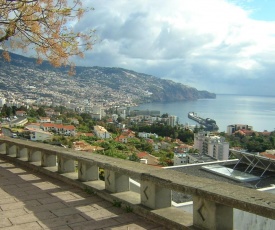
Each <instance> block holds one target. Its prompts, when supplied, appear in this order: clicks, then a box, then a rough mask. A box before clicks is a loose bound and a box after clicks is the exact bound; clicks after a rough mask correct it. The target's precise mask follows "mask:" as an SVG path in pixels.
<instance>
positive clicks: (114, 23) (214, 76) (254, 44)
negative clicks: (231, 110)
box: [71, 0, 275, 95]
mask: <svg viewBox="0 0 275 230" xmlns="http://www.w3.org/2000/svg"><path fill="white" fill-rule="evenodd" d="M83 5H84V6H88V7H93V8H94V10H93V11H91V12H89V13H87V14H86V15H84V17H83V18H82V19H81V20H80V21H79V22H77V23H75V24H72V25H71V26H73V27H74V28H75V29H76V30H78V31H85V30H86V29H91V28H92V29H95V30H96V39H97V41H96V42H95V44H94V47H93V50H91V51H89V52H86V53H85V58H84V59H75V60H74V61H75V63H76V64H77V65H82V66H104V67H121V68H125V69H129V70H134V71H137V72H141V73H145V74H149V75H153V76H156V77H159V78H163V79H170V80H173V81H175V82H179V83H183V84H185V85H188V86H191V87H195V88H197V89H199V90H208V91H210V92H214V93H217V94H245V95H275V13H274V12H275V1H274V0H192V1H191V0H169V1H168V0H135V1H130V0H115V1H110V0H83Z"/></svg>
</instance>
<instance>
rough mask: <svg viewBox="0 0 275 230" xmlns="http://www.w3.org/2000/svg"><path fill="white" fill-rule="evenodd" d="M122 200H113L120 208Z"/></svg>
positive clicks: (114, 204)
mask: <svg viewBox="0 0 275 230" xmlns="http://www.w3.org/2000/svg"><path fill="white" fill-rule="evenodd" d="M121 203H122V202H121V201H118V200H113V206H115V207H118V208H120V207H121Z"/></svg>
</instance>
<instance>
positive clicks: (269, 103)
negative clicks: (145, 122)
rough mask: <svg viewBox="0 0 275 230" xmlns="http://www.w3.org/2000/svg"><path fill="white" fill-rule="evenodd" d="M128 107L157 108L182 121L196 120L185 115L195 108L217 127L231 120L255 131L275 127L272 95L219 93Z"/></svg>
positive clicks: (224, 125) (182, 122)
mask: <svg viewBox="0 0 275 230" xmlns="http://www.w3.org/2000/svg"><path fill="white" fill-rule="evenodd" d="M131 109H138V110H159V111H160V112H161V114H163V113H168V114H169V115H175V116H177V117H178V118H179V123H181V124H186V123H188V124H190V125H195V124H197V123H196V122H195V121H193V120H190V119H189V118H188V117H187V114H188V112H195V113H197V115H198V116H200V117H203V118H212V119H214V120H215V121H216V123H217V125H218V126H219V131H220V132H223V131H226V128H227V126H228V125H231V124H247V125H250V126H253V129H254V130H255V131H259V132H262V131H264V130H267V131H274V130H275V96H243V95H221V94H218V95H217V97H216V99H200V100H196V101H184V102H166V103H147V104H141V105H139V106H138V107H134V108H131Z"/></svg>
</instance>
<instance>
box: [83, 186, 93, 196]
mask: <svg viewBox="0 0 275 230" xmlns="http://www.w3.org/2000/svg"><path fill="white" fill-rule="evenodd" d="M84 192H86V193H87V194H90V195H93V194H96V192H95V191H93V189H91V188H90V187H88V186H86V187H85V188H84Z"/></svg>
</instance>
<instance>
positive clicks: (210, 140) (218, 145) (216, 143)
mask: <svg viewBox="0 0 275 230" xmlns="http://www.w3.org/2000/svg"><path fill="white" fill-rule="evenodd" d="M194 149H197V150H199V153H200V154H202V155H203V154H205V155H209V156H210V157H214V158H215V159H217V160H227V159H228V155H229V143H228V142H226V141H225V138H224V137H219V136H216V135H213V134H211V133H210V132H205V131H201V132H198V133H195V134H194Z"/></svg>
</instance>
